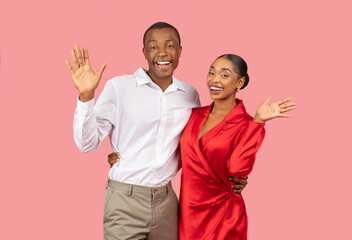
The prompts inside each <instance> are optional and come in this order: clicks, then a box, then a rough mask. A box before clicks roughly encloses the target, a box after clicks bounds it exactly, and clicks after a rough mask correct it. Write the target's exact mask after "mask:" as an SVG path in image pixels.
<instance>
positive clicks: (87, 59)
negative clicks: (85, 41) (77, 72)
mask: <svg viewBox="0 0 352 240" xmlns="http://www.w3.org/2000/svg"><path fill="white" fill-rule="evenodd" d="M83 55H84V62H85V63H86V64H88V65H90V63H89V56H88V49H87V46H83Z"/></svg>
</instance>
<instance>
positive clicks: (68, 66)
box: [65, 59, 75, 75]
mask: <svg viewBox="0 0 352 240" xmlns="http://www.w3.org/2000/svg"><path fill="white" fill-rule="evenodd" d="M65 63H66V66H67V68H68V70H69V71H70V73H71V75H73V74H75V70H73V67H72V66H71V64H70V62H69V61H68V60H67V59H66V60H65Z"/></svg>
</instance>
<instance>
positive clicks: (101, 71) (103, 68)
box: [97, 63, 107, 77]
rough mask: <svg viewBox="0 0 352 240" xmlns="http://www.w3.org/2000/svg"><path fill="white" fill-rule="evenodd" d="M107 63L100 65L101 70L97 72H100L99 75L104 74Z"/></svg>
mask: <svg viewBox="0 0 352 240" xmlns="http://www.w3.org/2000/svg"><path fill="white" fill-rule="evenodd" d="M106 65H107V63H103V64H102V65H101V66H100V68H99V70H98V72H97V74H98V76H99V77H100V76H101V75H102V74H103V72H104V70H105V67H106Z"/></svg>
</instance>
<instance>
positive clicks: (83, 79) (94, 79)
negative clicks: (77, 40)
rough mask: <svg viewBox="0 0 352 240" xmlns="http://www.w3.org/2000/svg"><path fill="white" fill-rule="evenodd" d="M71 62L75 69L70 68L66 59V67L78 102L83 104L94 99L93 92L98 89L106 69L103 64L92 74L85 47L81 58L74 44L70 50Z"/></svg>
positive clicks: (79, 51)
mask: <svg viewBox="0 0 352 240" xmlns="http://www.w3.org/2000/svg"><path fill="white" fill-rule="evenodd" d="M71 54H72V61H73V65H74V67H75V69H74V68H73V67H72V66H71V64H70V62H69V61H68V60H67V59H66V61H65V62H66V66H67V68H68V70H69V71H70V73H71V76H72V79H73V83H74V84H75V87H76V88H77V90H78V91H79V94H80V100H81V101H83V102H86V101H89V100H91V99H93V98H94V91H95V89H96V88H97V87H98V84H99V81H100V78H101V75H102V74H103V71H104V69H105V67H106V63H103V64H102V65H101V66H100V68H99V70H98V71H97V72H96V73H94V72H93V70H92V68H91V66H90V63H89V56H88V50H87V47H86V46H84V47H83V57H82V53H81V50H80V49H79V47H78V45H77V44H76V45H75V47H74V49H72V52H71Z"/></svg>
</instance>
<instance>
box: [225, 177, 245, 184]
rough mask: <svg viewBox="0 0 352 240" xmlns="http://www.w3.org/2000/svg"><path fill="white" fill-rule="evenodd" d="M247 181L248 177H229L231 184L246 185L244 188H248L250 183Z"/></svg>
mask: <svg viewBox="0 0 352 240" xmlns="http://www.w3.org/2000/svg"><path fill="white" fill-rule="evenodd" d="M247 179H248V176H246V177H244V178H235V177H229V180H230V181H231V182H234V183H237V184H241V185H244V186H246V185H247V183H248V181H247Z"/></svg>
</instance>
